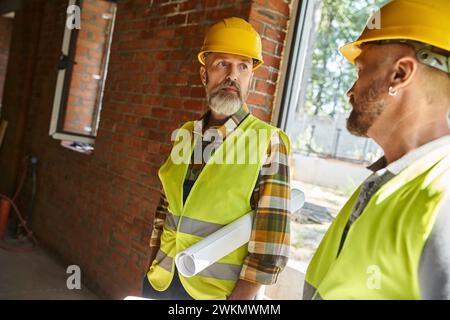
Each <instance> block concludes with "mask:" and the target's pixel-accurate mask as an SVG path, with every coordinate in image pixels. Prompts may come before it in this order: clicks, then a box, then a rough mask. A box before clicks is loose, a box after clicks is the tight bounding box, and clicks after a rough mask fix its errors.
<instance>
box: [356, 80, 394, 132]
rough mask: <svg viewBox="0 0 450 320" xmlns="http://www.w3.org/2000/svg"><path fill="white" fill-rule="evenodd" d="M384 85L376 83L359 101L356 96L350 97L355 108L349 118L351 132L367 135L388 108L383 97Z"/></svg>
mask: <svg viewBox="0 0 450 320" xmlns="http://www.w3.org/2000/svg"><path fill="white" fill-rule="evenodd" d="M382 87H383V86H382V85H381V84H378V85H377V84H374V85H372V86H371V87H370V89H369V90H368V91H367V94H366V95H364V96H361V98H360V99H358V100H357V101H355V99H354V98H353V97H354V96H353V97H352V98H351V99H350V103H351V104H352V106H353V109H352V112H351V113H350V116H349V118H348V119H347V130H348V131H349V132H350V133H351V134H353V135H355V136H358V137H367V132H368V131H369V129H370V127H372V125H373V124H374V123H375V121H376V120H377V119H378V117H379V116H380V115H381V114H382V113H383V111H384V110H385V109H386V107H387V106H386V102H385V101H384V99H383V98H381V94H382V92H383V89H382Z"/></svg>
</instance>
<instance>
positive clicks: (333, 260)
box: [305, 146, 450, 300]
mask: <svg viewBox="0 0 450 320" xmlns="http://www.w3.org/2000/svg"><path fill="white" fill-rule="evenodd" d="M449 193H450V146H445V147H442V148H439V149H437V150H434V151H433V152H430V153H429V154H427V155H426V156H424V157H422V158H421V159H419V160H417V161H415V162H413V163H412V164H411V165H410V166H409V167H407V168H406V169H404V170H403V171H402V172H400V173H399V174H398V175H397V176H395V177H394V178H392V179H391V180H390V181H388V182H387V183H386V184H385V185H383V186H382V187H381V188H380V189H379V190H378V191H377V192H376V193H375V195H374V196H373V197H372V198H371V199H370V201H369V202H368V204H367V206H366V208H365V209H364V211H363V212H362V214H361V216H360V217H359V218H358V220H357V221H356V222H355V223H354V224H353V225H352V226H351V227H350V229H349V231H348V234H347V238H346V240H345V242H344V244H343V246H342V249H341V252H340V253H339V256H338V250H339V244H340V240H341V238H342V234H343V230H344V228H345V225H346V224H347V221H348V219H349V218H350V215H351V212H352V209H353V206H354V205H355V202H356V199H357V196H358V194H359V189H358V190H356V191H355V193H354V194H353V195H352V197H351V198H350V200H349V201H348V202H347V204H346V205H345V206H344V207H343V209H342V210H341V212H340V213H339V214H338V216H337V217H336V219H335V220H334V221H333V223H332V225H331V226H330V228H329V229H328V231H327V233H326V234H325V236H324V238H323V240H322V242H321V244H320V246H319V248H318V249H317V251H316V253H315V255H314V257H313V259H312V261H311V263H310V265H309V267H308V271H307V273H306V277H305V280H306V282H307V283H308V284H309V285H310V286H312V287H313V288H317V291H316V293H315V295H313V296H312V298H313V299H314V298H318V297H321V298H323V299H389V300H391V299H393V300H399V299H400V300H404V299H420V289H419V275H418V272H419V263H420V256H421V254H422V250H423V247H424V245H425V243H426V241H427V239H428V237H429V235H430V232H431V230H432V228H433V224H434V221H435V217H436V214H437V212H438V210H439V207H440V204H441V203H442V202H443V201H444V200H445V197H446V196H448V194H449ZM308 296H310V297H311V293H309V294H308Z"/></svg>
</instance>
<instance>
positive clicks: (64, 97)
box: [49, 0, 117, 144]
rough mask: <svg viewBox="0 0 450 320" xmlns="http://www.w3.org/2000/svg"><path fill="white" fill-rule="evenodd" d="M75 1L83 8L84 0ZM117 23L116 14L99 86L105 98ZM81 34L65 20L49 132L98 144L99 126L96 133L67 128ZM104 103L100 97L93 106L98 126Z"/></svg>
mask: <svg viewBox="0 0 450 320" xmlns="http://www.w3.org/2000/svg"><path fill="white" fill-rule="evenodd" d="M105 1H108V2H113V3H116V4H117V0H105ZM71 5H76V6H78V7H79V8H80V12H81V11H82V5H83V0H68V6H71ZM114 16H115V12H114ZM80 19H81V17H80ZM114 25H115V17H113V21H112V22H111V27H110V28H111V30H110V32H111V34H110V35H109V38H108V40H107V44H106V47H107V50H106V52H105V53H104V54H105V55H106V57H105V56H104V57H103V58H102V60H103V61H102V63H103V64H105V66H106V67H105V70H102V72H103V73H104V78H103V81H102V84H101V88H100V89H99V90H101V91H102V92H101V93H100V94H99V93H97V96H98V97H100V99H101V100H103V90H104V87H105V83H106V74H107V69H108V64H109V54H110V51H111V42H112V34H113V32H114ZM78 34H79V30H78V29H76V28H74V29H69V28H67V27H66V24H65V23H64V35H63V41H62V46H61V53H60V56H59V62H58V75H57V80H56V87H55V95H54V98H53V109H52V115H51V119H50V128H49V135H50V136H51V137H52V138H54V139H56V140H63V141H65V140H68V141H74V142H79V143H87V144H94V143H95V138H96V136H97V127H96V128H95V129H94V130H93V133H92V134H82V133H75V132H70V131H65V130H64V121H65V118H66V110H67V102H68V99H69V91H70V84H71V79H72V71H73V66H74V63H75V55H76V49H77V42H78ZM101 106H102V101H98V103H97V104H96V105H95V107H94V110H93V113H94V120H93V123H95V125H96V126H98V123H99V116H100V115H99V113H100V112H101Z"/></svg>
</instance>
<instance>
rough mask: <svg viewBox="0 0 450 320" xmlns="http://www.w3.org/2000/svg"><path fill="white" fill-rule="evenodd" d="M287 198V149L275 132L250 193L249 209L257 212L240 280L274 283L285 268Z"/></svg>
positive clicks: (263, 283) (288, 220)
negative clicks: (254, 185) (250, 203)
mask: <svg viewBox="0 0 450 320" xmlns="http://www.w3.org/2000/svg"><path fill="white" fill-rule="evenodd" d="M290 197H291V190H290V182H289V165H288V150H287V147H286V145H285V144H284V143H283V141H282V140H281V139H280V137H279V134H278V133H275V134H274V135H273V136H272V139H271V143H270V146H269V149H268V151H267V159H266V161H265V163H264V165H263V168H262V169H261V172H260V176H259V179H258V182H257V184H256V188H255V190H254V191H253V199H252V202H253V204H252V206H253V207H254V208H256V212H255V218H254V220H253V227H252V233H251V236H250V241H249V243H248V255H247V257H246V259H245V261H244V264H243V266H242V270H241V274H240V279H242V280H246V281H249V282H252V283H259V284H262V285H270V284H274V283H275V282H276V280H277V277H278V274H279V273H280V272H281V271H282V270H283V269H284V267H285V266H286V264H287V261H288V257H289V250H290V218H289V206H290Z"/></svg>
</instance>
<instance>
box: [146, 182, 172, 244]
mask: <svg viewBox="0 0 450 320" xmlns="http://www.w3.org/2000/svg"><path fill="white" fill-rule="evenodd" d="M168 205H169V204H168V202H167V198H166V195H165V194H164V191H162V190H161V197H160V199H159V204H158V207H156V212H155V218H154V219H153V230H152V235H151V237H150V247H159V246H160V244H161V233H162V231H163V225H164V221H165V220H166V212H167V207H168Z"/></svg>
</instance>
